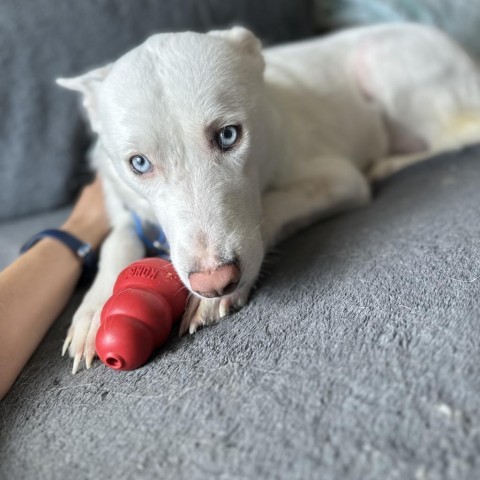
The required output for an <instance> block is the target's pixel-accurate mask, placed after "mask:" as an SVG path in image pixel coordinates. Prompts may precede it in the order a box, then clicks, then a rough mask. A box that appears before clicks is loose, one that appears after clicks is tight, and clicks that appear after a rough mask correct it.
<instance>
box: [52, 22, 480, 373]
mask: <svg viewBox="0 0 480 480" xmlns="http://www.w3.org/2000/svg"><path fill="white" fill-rule="evenodd" d="M58 83H59V84H60V85H62V86H64V87H66V88H68V89H71V90H77V91H79V92H81V93H82V94H83V103H84V106H85V108H86V111H87V113H88V118H89V121H90V124H91V127H92V129H93V131H94V132H95V133H96V134H97V135H98V140H97V142H96V145H95V147H94V149H93V154H92V159H93V164H94V166H95V168H96V169H98V171H99V172H100V173H101V176H102V178H103V182H104V190H105V195H106V201H107V205H108V210H109V213H110V216H111V222H112V231H111V234H110V235H109V237H108V238H107V240H106V241H105V243H104V245H103V247H102V250H101V257H100V269H99V273H98V276H97V278H96V279H95V281H94V283H93V285H92V287H91V289H90V291H89V292H88V293H87V295H86V296H85V299H84V300H83V303H82V304H81V306H80V307H79V309H78V311H77V312H76V314H75V316H74V319H73V323H72V326H71V327H70V330H69V332H68V336H67V339H66V341H65V345H64V352H65V350H66V349H67V348H69V352H70V355H71V356H72V357H73V358H74V366H73V371H74V372H75V371H76V370H77V369H78V366H79V362H80V361H81V359H82V356H83V357H84V358H85V361H86V365H87V368H88V367H90V365H91V362H92V359H93V358H94V356H95V343H94V341H95V335H96V332H97V329H98V325H99V316H100V311H101V308H102V306H103V304H104V303H105V301H106V300H107V298H108V297H109V296H110V294H111V292H112V286H113V283H114V281H115V279H116V277H117V275H118V273H119V272H120V271H121V269H123V268H124V267H125V266H127V265H128V264H129V263H130V262H132V261H134V260H137V259H139V258H141V257H142V256H143V255H144V248H143V245H142V243H141V241H140V240H139V238H138V236H137V235H136V234H135V232H134V229H133V220H132V214H131V211H132V210H133V211H134V212H136V213H137V214H138V215H139V216H140V217H141V218H142V219H143V220H144V221H149V222H158V224H160V225H161V226H162V228H163V230H164V232H165V234H166V236H167V238H168V240H169V243H170V245H171V259H172V262H173V264H174V266H175V268H176V270H177V272H178V274H179V275H180V277H181V279H182V281H183V282H184V284H185V285H186V287H187V288H188V289H189V290H190V291H191V292H192V295H191V297H190V300H189V305H188V307H187V310H186V313H185V315H184V318H183V321H182V325H181V331H182V332H183V331H186V330H189V331H190V333H192V332H194V331H195V330H196V329H197V327H198V326H200V325H205V324H208V323H209V322H212V321H215V320H218V319H219V318H221V317H223V316H225V315H226V314H227V313H228V312H229V311H230V310H231V309H232V308H239V307H241V306H243V305H245V303H246V302H247V299H248V296H249V293H250V290H251V288H252V286H253V285H254V283H255V281H256V279H257V276H258V274H259V270H260V267H261V264H262V260H263V258H264V255H265V252H266V251H267V249H268V248H269V247H270V246H271V245H273V244H274V243H275V242H277V241H279V240H280V239H281V238H283V237H284V236H285V235H287V234H290V233H292V232H294V231H295V230H298V229H299V228H301V227H304V226H306V225H308V224H311V223H312V222H314V221H316V220H318V219H320V218H324V217H325V216H328V215H331V214H332V213H335V212H339V211H341V210H345V209H349V208H354V207H358V206H360V205H364V204H365V203H367V202H368V201H369V199H370V188H369V181H370V180H372V179H378V178H382V177H384V176H386V175H389V174H391V173H392V172H395V171H396V170H398V169H400V168H402V167H404V166H406V165H409V164H411V163H413V162H416V161H419V160H421V159H424V158H426V157H429V156H431V155H432V153H435V152H439V151H443V150H448V149H454V148H457V147H460V146H462V145H465V144H469V143H474V142H477V141H480V75H479V71H478V70H477V67H476V65H475V63H474V62H473V60H472V59H470V58H469V57H468V55H467V54H466V53H465V52H464V51H463V50H462V49H461V48H460V47H459V46H457V45H456V44H455V43H454V42H453V41H451V40H450V39H449V38H447V37H446V36H445V35H444V34H442V33H441V32H439V31H437V30H435V29H432V28H429V27H423V26H419V25H414V24H398V25H388V26H387V25H384V26H374V27H366V28H359V29H353V30H348V31H344V32H340V33H338V34H334V35H331V36H328V37H325V38H323V39H316V40H312V41H306V42H301V43H296V44H291V45H286V46H281V47H276V48H270V49H266V50H264V51H262V50H261V46H260V42H259V41H258V39H257V38H256V37H255V36H254V35H253V34H252V33H251V32H249V31H248V30H246V29H244V28H238V27H237V28H233V29H232V30H228V31H215V32H210V33H208V34H198V33H190V32H189V33H174V34H159V35H154V36H152V37H150V38H149V39H148V40H147V41H146V42H145V43H143V44H142V45H140V46H139V47H137V48H135V49H133V50H132V51H130V52H128V53H127V54H126V55H124V56H123V57H121V58H120V59H119V60H117V61H116V62H114V63H111V64H109V65H107V66H105V67H102V68H99V69H96V70H93V71H91V72H89V73H87V74H85V75H82V76H80V77H77V78H72V79H60V80H58Z"/></svg>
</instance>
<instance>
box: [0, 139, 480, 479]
mask: <svg viewBox="0 0 480 480" xmlns="http://www.w3.org/2000/svg"><path fill="white" fill-rule="evenodd" d="M479 162H480V148H473V149H469V150H466V151H464V152H463V153H459V154H457V155H450V156H446V157H444V158H441V159H436V160H435V161H431V162H427V163H424V164H422V165H419V166H417V167H414V168H412V169H410V170H409V171H405V172H402V173H400V174H399V175H397V176H395V177H394V178H392V179H390V180H389V181H387V182H385V183H384V184H383V185H381V188H380V189H379V191H378V193H377V198H376V199H375V201H374V203H373V204H372V205H370V206H368V207H366V208H364V209H362V210H359V211H356V212H351V213H348V214H346V215H343V216H340V217H337V218H335V219H332V220H329V221H325V222H323V223H320V224H318V225H315V226H314V227H312V228H309V229H307V230H305V231H303V232H301V233H300V234H298V235H296V236H295V237H293V238H292V239H290V240H289V241H287V242H285V243H284V244H282V245H281V246H280V247H279V248H278V249H277V250H276V253H275V255H274V256H273V257H272V258H271V259H270V261H269V262H268V264H267V268H266V273H265V275H264V277H263V279H262V281H261V283H260V284H259V286H258V288H257V290H256V291H255V293H254V295H253V297H252V299H251V302H250V303H249V304H248V306H247V307H245V308H244V309H243V310H241V311H240V312H238V313H237V314H234V315H232V316H231V317H229V318H228V319H225V320H224V321H222V322H221V323H219V324H218V325H216V326H213V327H210V328H207V329H205V330H203V331H200V332H198V333H197V334H195V335H193V336H188V337H185V338H182V339H177V338H174V339H172V340H171V342H170V343H169V345H168V346H167V347H166V348H164V349H163V350H162V351H161V352H160V353H159V354H158V355H157V356H156V357H155V358H154V359H153V360H152V361H151V362H150V363H149V364H148V365H146V366H145V367H143V368H141V369H139V370H137V371H134V372H129V373H118V372H114V371H111V370H108V369H107V368H106V367H104V366H103V365H102V364H99V363H98V362H97V363H95V365H94V367H93V368H92V369H91V370H90V371H81V372H80V373H78V374H77V375H75V376H72V375H71V374H70V369H71V362H70V361H68V360H67V359H65V358H61V357H60V356H59V352H60V348H61V345H62V341H63V338H64V335H65V332H66V329H67V326H68V323H69V321H70V318H69V317H70V316H71V314H72V312H73V309H74V306H75V305H74V303H73V304H72V305H70V308H69V310H68V311H67V312H66V313H65V315H63V317H62V318H61V319H60V320H59V321H58V322H57V323H56V324H55V326H54V327H53V328H52V329H51V331H50V332H49V334H48V337H47V338H46V340H45V341H44V342H43V344H42V345H41V347H40V349H39V350H38V351H37V353H36V354H35V356H34V357H33V358H32V360H31V361H30V363H29V364H28V366H27V368H26V369H25V371H24V372H23V374H22V376H21V377H20V378H19V380H18V381H17V383H16V384H15V386H14V388H13V390H12V391H11V393H10V394H9V395H8V396H7V397H6V399H5V400H4V402H3V403H2V404H1V405H0V478H2V479H16V480H17V479H18V480H20V479H37V478H48V479H53V480H54V479H64V478H78V479H80V478H81V479H94V478H117V479H157V478H162V479H212V478H219V479H263V478H282V479H288V480H295V479H314V478H319V479H322V480H330V479H331V480H356V479H358V480H367V479H375V480H390V479H392V480H393V479H395V480H406V479H414V480H434V479H452V480H460V479H471V480H477V479H478V478H480V429H479V425H480V362H479V352H480V335H479V334H480V328H479V313H480V246H479V238H480V222H479V217H480V188H479V187H480V168H479ZM77 301H78V298H77Z"/></svg>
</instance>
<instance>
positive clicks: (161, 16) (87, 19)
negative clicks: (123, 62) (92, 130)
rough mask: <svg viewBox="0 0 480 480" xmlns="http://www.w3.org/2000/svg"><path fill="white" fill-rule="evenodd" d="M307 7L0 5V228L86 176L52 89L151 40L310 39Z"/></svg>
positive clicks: (64, 198) (115, 1)
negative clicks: (240, 35) (196, 35)
mask: <svg viewBox="0 0 480 480" xmlns="http://www.w3.org/2000/svg"><path fill="white" fill-rule="evenodd" d="M312 9H313V7H312V2H311V1H310V0H283V1H280V0H262V1H258V0H241V1H240V0H230V1H228V0H135V1H124V0H81V1H65V0H35V1H34V2H21V1H18V0H2V1H1V3H0V72H1V73H0V108H1V110H0V111H1V119H0V147H1V155H0V220H2V219H6V218H12V217H15V216H19V215H25V214H29V213H33V212H38V211H42V210H46V209H51V208H54V207H57V206H60V205H62V204H65V203H67V202H69V201H70V200H71V199H72V197H73V195H74V194H75V193H76V191H77V190H78V187H79V185H80V183H81V182H82V179H83V177H84V174H85V172H86V170H87V165H86V161H85V153H86V150H87V149H88V146H89V138H88V135H87V132H86V128H85V125H84V123H83V120H82V118H81V115H80V112H79V101H78V98H76V97H75V95H73V94H72V93H71V92H66V91H64V90H62V89H61V88H60V87H57V86H56V85H55V83H54V79H55V78H57V77H68V76H72V75H76V74H79V73H82V72H84V71H86V70H88V69H89V68H91V67H95V66H99V65H101V64H103V63H106V62H107V61H109V60H111V59H114V58H116V57H118V56H119V55H121V54H122V53H124V52H125V51H127V50H128V49H130V48H131V47H133V46H134V45H136V44H138V43H140V42H141V41H143V40H144V39H145V38H146V37H148V36H149V35H151V34H152V33H155V32H159V31H181V30H196V31H207V30H209V29H213V28H223V27H228V26H231V25H234V24H242V25H245V26H248V27H250V28H252V29H253V30H254V31H255V32H256V33H257V34H258V35H259V36H260V37H261V38H262V39H263V40H264V41H265V42H266V43H267V44H268V43H276V42H283V41H289V40H295V39H299V38H303V37H306V36H309V35H312V34H313V30H314V26H313V15H312Z"/></svg>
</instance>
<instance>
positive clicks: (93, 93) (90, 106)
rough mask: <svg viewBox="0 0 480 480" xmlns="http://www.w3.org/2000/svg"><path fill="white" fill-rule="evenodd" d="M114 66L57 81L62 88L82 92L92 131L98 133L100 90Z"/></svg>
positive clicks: (110, 65)
mask: <svg viewBox="0 0 480 480" xmlns="http://www.w3.org/2000/svg"><path fill="white" fill-rule="evenodd" d="M112 65H113V64H111V63H110V64H108V65H105V66H103V67H100V68H96V69H94V70H90V71H89V72H87V73H85V74H83V75H80V76H78V77H72V78H57V80H56V82H57V84H58V85H60V86H61V87H64V88H67V89H68V90H74V91H76V92H80V93H81V94H82V95H83V106H84V107H85V110H86V111H87V114H88V119H89V120H90V125H91V127H92V130H93V131H95V132H97V133H98V131H99V127H100V125H99V120H98V109H97V103H98V95H99V89H100V86H101V85H102V82H103V81H104V80H105V78H106V77H107V75H108V74H109V73H110V70H111V69H112Z"/></svg>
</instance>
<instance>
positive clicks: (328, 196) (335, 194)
mask: <svg viewBox="0 0 480 480" xmlns="http://www.w3.org/2000/svg"><path fill="white" fill-rule="evenodd" d="M320 162H321V164H323V165H325V168H321V169H318V168H315V173H312V175H307V173H308V172H306V173H305V175H304V177H303V179H300V180H296V181H294V182H292V183H291V184H289V185H287V186H285V187H283V188H278V189H272V190H268V191H267V192H265V194H264V195H263V199H262V204H263V224H262V235H263V239H264V245H265V251H268V249H269V248H271V247H272V246H273V245H275V244H276V243H278V242H280V241H281V240H284V239H285V238H287V237H288V236H290V235H292V234H293V233H295V232H297V231H298V230H300V229H301V228H304V227H307V226H308V225H311V224H312V223H314V222H317V221H319V220H322V219H324V218H327V217H329V216H331V215H334V214H336V213H340V212H342V211H346V210H349V209H353V208H356V207H359V206H362V205H364V204H366V203H367V202H368V201H369V199H370V187H369V184H368V182H367V180H366V178H365V177H364V175H363V174H362V173H361V172H360V171H359V170H358V169H357V168H356V167H355V166H354V165H353V164H352V163H351V162H349V161H348V160H345V159H343V158H332V159H321V160H319V163H320ZM313 164H314V163H313ZM317 165H318V164H317Z"/></svg>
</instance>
